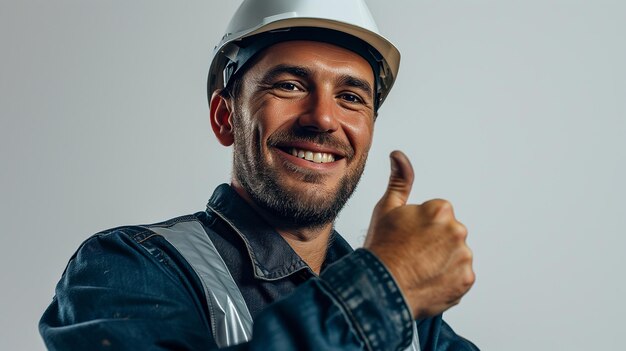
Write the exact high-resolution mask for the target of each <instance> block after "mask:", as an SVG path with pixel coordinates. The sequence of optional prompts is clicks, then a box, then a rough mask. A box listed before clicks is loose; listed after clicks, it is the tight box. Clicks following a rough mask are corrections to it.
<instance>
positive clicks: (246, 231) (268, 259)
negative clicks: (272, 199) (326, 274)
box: [207, 184, 352, 280]
mask: <svg viewBox="0 0 626 351" xmlns="http://www.w3.org/2000/svg"><path fill="white" fill-rule="evenodd" d="M207 212H213V213H215V214H216V215H217V216H219V217H220V218H222V219H223V220H224V221H225V222H226V223H228V225H230V227H232V229H233V230H234V231H235V232H236V233H237V234H239V235H240V236H241V238H242V239H243V241H244V243H245V245H246V249H247V251H248V254H249V255H250V259H251V260H252V264H253V265H254V275H255V277H257V278H259V279H263V280H277V279H281V278H284V277H286V276H288V275H290V274H292V273H294V272H297V271H299V270H301V269H308V270H309V271H310V268H309V266H308V265H307V264H306V263H305V262H304V261H303V260H302V258H300V256H298V255H297V254H296V253H295V251H293V249H292V248H291V246H289V244H288V243H287V242H286V241H285V239H283V238H282V236H280V234H278V233H277V232H276V231H275V230H274V229H273V228H271V227H270V226H269V224H268V223H267V222H265V220H264V219H263V218H261V216H259V215H258V214H257V213H256V212H255V211H254V209H253V208H252V207H251V206H250V205H248V203H247V202H246V201H245V200H244V199H242V198H241V197H240V196H239V194H237V192H236V191H235V190H234V189H233V188H231V186H230V185H228V184H221V185H220V186H218V187H217V188H216V189H215V191H214V192H213V196H211V199H210V200H209V203H208V204H207ZM351 251H352V248H351V247H350V245H349V244H348V243H347V242H346V241H345V240H344V239H343V238H342V237H341V235H339V233H337V232H336V231H334V230H333V233H332V234H331V238H330V242H329V247H328V250H327V253H326V259H325V260H324V264H323V266H322V269H324V268H325V267H327V266H328V265H329V264H331V263H333V262H335V261H336V260H338V259H340V258H341V257H343V256H345V255H347V254H348V253H350V252H351Z"/></svg>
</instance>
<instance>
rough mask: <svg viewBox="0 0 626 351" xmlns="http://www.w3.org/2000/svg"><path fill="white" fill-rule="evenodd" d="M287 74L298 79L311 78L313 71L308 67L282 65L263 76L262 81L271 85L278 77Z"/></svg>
mask: <svg viewBox="0 0 626 351" xmlns="http://www.w3.org/2000/svg"><path fill="white" fill-rule="evenodd" d="M285 73H286V74H291V75H294V76H296V77H302V78H306V77H309V76H311V74H312V73H311V70H310V69H308V68H306V67H302V66H292V65H284V64H281V65H277V66H275V67H273V68H272V69H270V70H269V71H267V73H265V74H264V75H263V78H262V79H261V81H262V82H264V83H266V84H269V83H271V82H273V81H274V80H275V79H276V78H277V77H278V76H280V75H281V74H285Z"/></svg>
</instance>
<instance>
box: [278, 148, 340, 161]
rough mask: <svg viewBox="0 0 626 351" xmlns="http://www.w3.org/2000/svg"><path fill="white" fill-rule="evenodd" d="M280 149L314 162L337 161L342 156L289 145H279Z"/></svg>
mask: <svg viewBox="0 0 626 351" xmlns="http://www.w3.org/2000/svg"><path fill="white" fill-rule="evenodd" d="M279 149H280V150H281V151H283V152H285V153H288V154H290V155H292V156H294V157H297V158H301V159H303V160H306V161H309V162H313V163H330V162H335V161H336V160H338V159H340V158H341V157H340V156H337V155H334V154H331V153H326V152H313V151H310V150H305V149H298V148H295V147H287V148H281V147H279Z"/></svg>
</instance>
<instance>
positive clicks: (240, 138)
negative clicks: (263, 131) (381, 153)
mask: <svg viewBox="0 0 626 351" xmlns="http://www.w3.org/2000/svg"><path fill="white" fill-rule="evenodd" d="M237 110H238V108H235V111H234V114H233V119H232V122H233V132H234V139H235V140H234V154H233V168H234V176H235V178H236V179H237V181H238V182H239V184H240V185H241V186H242V187H243V188H244V189H245V191H246V192H247V193H248V195H249V196H250V198H251V199H252V201H254V203H255V204H256V205H257V206H259V207H261V208H262V209H263V210H265V211H267V212H268V213H269V214H270V215H271V216H273V217H275V218H276V219H278V220H280V222H281V225H282V226H283V227H284V228H320V227H323V226H325V225H327V224H329V223H332V222H334V221H335V219H336V218H337V216H338V215H339V212H340V211H341V209H342V208H343V207H344V205H345V204H346V202H347V201H348V199H349V198H350V196H352V193H353V192H354V190H355V189H356V187H357V185H358V183H359V180H360V179H361V175H362V174H363V170H364V168H365V161H366V159H367V152H365V153H364V154H363V156H361V157H360V159H358V160H354V150H353V149H352V147H351V146H348V145H345V144H344V143H343V142H341V141H338V140H337V139H336V138H335V137H334V136H331V135H330V134H328V133H317V132H312V131H308V130H305V129H302V128H298V129H293V130H289V131H278V132H276V133H274V134H272V135H271V136H270V137H269V138H268V141H267V145H266V147H267V148H270V147H273V146H275V145H277V144H278V143H280V142H286V141H310V142H315V143H317V144H320V145H325V146H330V147H333V148H335V149H338V150H341V151H342V153H344V154H345V155H346V157H345V158H346V162H347V163H351V162H356V165H357V166H356V167H355V168H354V169H352V170H351V171H350V172H348V173H347V174H345V175H344V176H343V177H342V178H341V179H340V182H339V185H338V187H337V189H336V190H335V191H334V192H333V193H332V194H331V195H329V196H327V197H325V198H321V199H319V198H318V199H315V198H312V196H306V195H307V194H306V192H303V193H295V192H292V191H289V190H288V189H285V188H284V187H283V186H282V185H281V183H280V178H279V174H278V172H277V171H276V170H275V169H273V168H270V167H268V166H267V165H266V164H264V163H263V161H264V157H263V154H262V147H261V146H262V144H261V141H260V140H259V135H258V134H255V133H253V132H252V131H251V129H250V128H247V126H246V125H245V121H244V120H243V118H241V115H240V113H239V112H240V111H237ZM285 165H286V166H287V167H288V168H290V166H291V164H285ZM291 169H292V171H294V173H299V175H300V177H301V181H302V184H303V186H306V184H307V183H319V182H320V181H321V176H320V175H318V174H316V173H304V172H302V171H301V170H299V169H297V168H296V167H291Z"/></svg>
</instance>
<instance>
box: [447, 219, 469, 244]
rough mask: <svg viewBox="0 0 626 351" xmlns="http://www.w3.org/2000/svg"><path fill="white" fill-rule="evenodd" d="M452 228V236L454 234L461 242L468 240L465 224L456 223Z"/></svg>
mask: <svg viewBox="0 0 626 351" xmlns="http://www.w3.org/2000/svg"><path fill="white" fill-rule="evenodd" d="M450 227H451V228H450V229H451V231H452V234H454V236H455V237H456V238H458V239H460V240H465V239H467V227H466V226H465V225H464V224H463V223H461V222H457V221H455V222H453V223H452V224H451V225H450Z"/></svg>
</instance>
